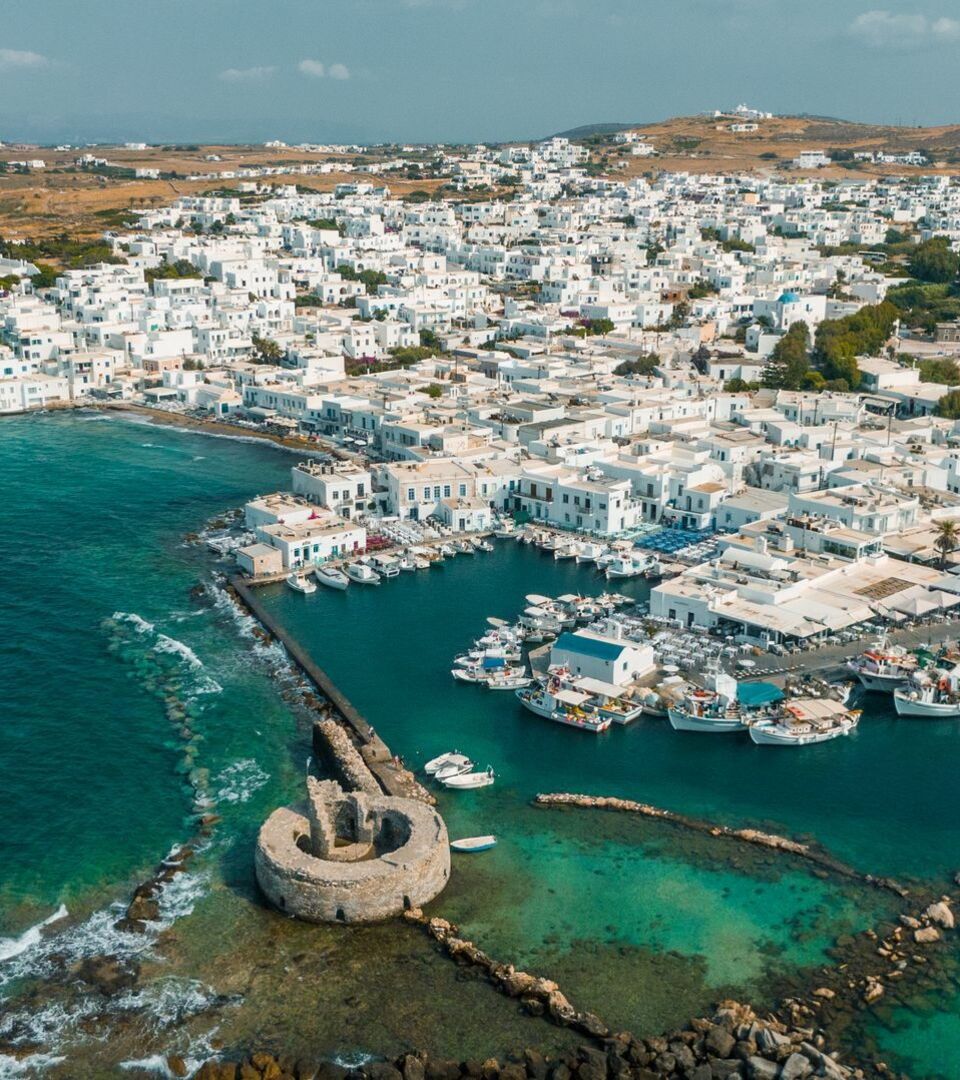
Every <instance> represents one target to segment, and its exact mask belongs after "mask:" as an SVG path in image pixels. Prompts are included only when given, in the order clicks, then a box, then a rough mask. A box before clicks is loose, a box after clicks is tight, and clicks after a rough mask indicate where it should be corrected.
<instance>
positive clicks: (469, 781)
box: [443, 765, 496, 791]
mask: <svg viewBox="0 0 960 1080" xmlns="http://www.w3.org/2000/svg"><path fill="white" fill-rule="evenodd" d="M495 779H496V777H495V776H494V773H493V769H492V768H491V767H490V766H489V765H488V766H487V768H486V769H485V770H484V771H483V772H468V773H460V774H459V775H458V776H451V777H449V778H448V779H446V780H444V781H443V786H444V787H446V788H452V789H453V790H455V791H469V790H471V789H473V788H482V787H490V786H491V784H493V782H494V780H495Z"/></svg>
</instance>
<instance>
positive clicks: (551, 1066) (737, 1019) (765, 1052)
mask: <svg viewBox="0 0 960 1080" xmlns="http://www.w3.org/2000/svg"><path fill="white" fill-rule="evenodd" d="M517 974H522V973H517ZM527 978H530V976H527ZM552 992H553V993H556V991H552ZM863 1075H864V1074H863V1073H862V1072H861V1071H860V1070H857V1069H850V1068H848V1067H847V1066H845V1065H842V1064H841V1063H840V1062H839V1061H837V1059H836V1057H834V1056H832V1055H830V1054H828V1053H826V1052H825V1051H824V1049H823V1047H822V1046H821V1045H819V1040H818V1039H816V1038H815V1037H813V1036H812V1034H811V1033H810V1032H808V1031H792V1030H790V1029H789V1028H788V1027H786V1026H785V1025H784V1024H782V1023H780V1022H778V1021H776V1020H771V1019H761V1018H760V1017H758V1016H757V1015H756V1013H754V1011H753V1010H752V1009H751V1008H750V1006H749V1005H742V1004H740V1003H739V1002H736V1001H724V1002H721V1003H720V1005H719V1006H718V1007H717V1010H716V1012H715V1013H714V1015H713V1016H712V1017H710V1018H709V1019H707V1018H704V1019H698V1020H693V1021H691V1023H690V1024H689V1025H688V1026H687V1027H686V1028H685V1029H684V1030H683V1031H676V1032H673V1033H671V1034H669V1035H663V1036H657V1037H655V1038H649V1039H637V1038H635V1037H634V1036H633V1035H630V1034H628V1033H626V1032H621V1033H618V1034H609V1033H607V1034H605V1035H603V1036H597V1037H596V1039H595V1042H594V1044H593V1045H584V1046H581V1047H579V1048H578V1049H576V1050H571V1051H570V1052H568V1053H565V1054H563V1055H562V1056H560V1057H557V1058H550V1057H545V1056H544V1055H543V1054H541V1053H539V1052H538V1051H537V1050H533V1049H527V1050H524V1051H523V1052H522V1053H518V1054H516V1055H513V1056H511V1057H510V1058H508V1059H507V1060H506V1061H498V1060H497V1059H495V1058H488V1059H487V1060H485V1061H480V1060H474V1061H463V1062H456V1061H444V1060H439V1059H436V1058H433V1057H430V1056H428V1055H426V1054H404V1055H403V1056H401V1057H400V1058H398V1059H396V1060H395V1061H378V1062H370V1063H368V1064H366V1065H363V1066H361V1067H360V1068H357V1069H352V1070H347V1069H345V1068H343V1067H341V1066H339V1065H335V1064H332V1063H330V1062H323V1063H318V1062H310V1061H303V1060H301V1061H293V1060H290V1059H288V1058H284V1057H283V1056H280V1057H274V1056H273V1055H271V1054H252V1055H251V1056H250V1057H248V1058H246V1059H245V1060H244V1061H242V1062H239V1063H233V1062H227V1063H224V1062H217V1061H209V1062H207V1063H206V1064H204V1065H202V1066H201V1068H200V1070H199V1071H198V1072H197V1073H196V1074H195V1080H528V1078H529V1080H658V1078H660V1077H674V1078H676V1080H681V1078H682V1080H807V1078H808V1077H809V1078H813V1077H826V1078H827V1080H855V1078H860V1077H863Z"/></svg>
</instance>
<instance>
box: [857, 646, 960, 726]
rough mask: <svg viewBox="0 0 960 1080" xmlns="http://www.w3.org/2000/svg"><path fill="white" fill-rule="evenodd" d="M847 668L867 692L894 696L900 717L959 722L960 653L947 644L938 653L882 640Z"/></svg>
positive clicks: (954, 647) (894, 702)
mask: <svg viewBox="0 0 960 1080" xmlns="http://www.w3.org/2000/svg"><path fill="white" fill-rule="evenodd" d="M847 667H848V668H849V669H850V670H851V671H852V672H853V673H854V674H855V675H856V677H857V678H858V679H859V680H860V682H861V684H862V685H863V687H864V689H865V690H871V691H875V692H877V693H881V694H892V695H893V705H894V708H895V709H896V710H897V715H898V716H907V717H914V718H918V719H928V720H936V719H942V720H951V719H952V720H956V719H960V651H958V649H957V647H956V646H953V645H949V644H947V645H944V646H943V647H942V648H941V649H940V651H939V652H938V653H936V654H934V653H932V652H930V651H929V650H927V649H913V650H909V649H906V648H904V647H903V646H901V645H890V644H888V643H887V641H886V639H885V638H882V639H881V640H880V641H878V642H877V643H876V645H874V646H872V647H871V648H869V649H867V650H866V651H865V652H863V653H861V655H860V656H858V657H856V658H855V659H853V660H851V661H849V663H848V664H847Z"/></svg>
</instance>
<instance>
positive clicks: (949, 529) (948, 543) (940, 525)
mask: <svg viewBox="0 0 960 1080" xmlns="http://www.w3.org/2000/svg"><path fill="white" fill-rule="evenodd" d="M936 534H937V535H936V539H935V540H934V541H933V546H934V547H935V548H936V549H937V551H939V552H940V569H941V570H942V569H943V568H944V567H945V566H946V564H947V556H948V555H949V554H950V553H951V552H952V551H956V549H957V546H958V544H960V531H958V530H957V523H956V522H955V521H938V522H937V527H936Z"/></svg>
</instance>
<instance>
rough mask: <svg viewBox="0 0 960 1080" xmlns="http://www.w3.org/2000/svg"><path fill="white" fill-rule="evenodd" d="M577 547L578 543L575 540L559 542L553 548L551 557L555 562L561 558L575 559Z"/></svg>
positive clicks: (578, 546) (578, 547)
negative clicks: (565, 542)
mask: <svg viewBox="0 0 960 1080" xmlns="http://www.w3.org/2000/svg"><path fill="white" fill-rule="evenodd" d="M579 549H580V545H579V544H578V543H577V542H576V541H575V540H571V541H570V542H569V543H567V544H564V543H562V542H561V543H558V544H557V546H556V547H555V548H554V549H553V557H554V559H556V560H557V562H560V561H561V560H562V559H575V558H576V557H577V552H578V551H579Z"/></svg>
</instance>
